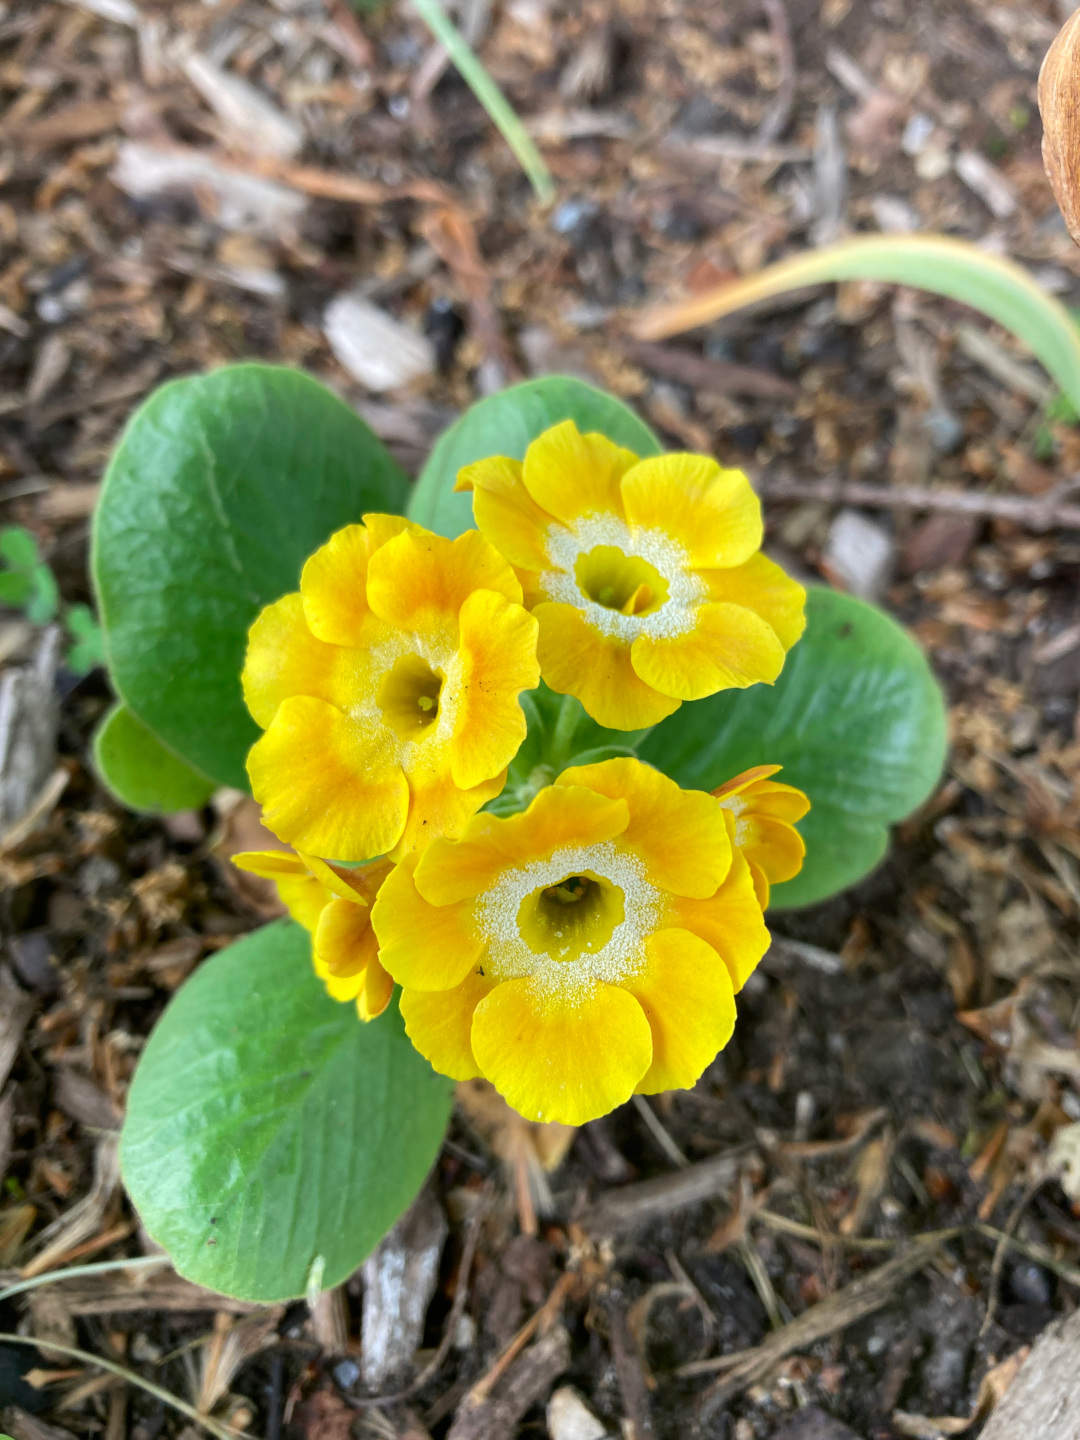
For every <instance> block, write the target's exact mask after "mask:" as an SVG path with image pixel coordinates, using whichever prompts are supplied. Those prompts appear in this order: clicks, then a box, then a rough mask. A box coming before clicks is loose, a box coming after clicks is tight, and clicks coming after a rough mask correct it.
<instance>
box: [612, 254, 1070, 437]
mask: <svg viewBox="0 0 1080 1440" xmlns="http://www.w3.org/2000/svg"><path fill="white" fill-rule="evenodd" d="M830 280H880V281H883V282H885V283H891V284H895V285H912V286H914V287H915V288H916V289H918V290H929V291H930V292H931V293H933V294H935V295H945V296H947V297H948V298H949V299H950V300H960V301H963V303H964V304H965V305H970V306H971V307H972V308H973V309H975V310H981V311H982V313H983V314H984V315H989V316H990V318H991V319H992V320H996V321H997V322H998V323H999V324H1000V325H1004V326H1005V327H1006V329H1008V330H1011V331H1012V332H1013V334H1014V335H1018V336H1019V337H1020V339H1021V340H1023V341H1025V342H1026V343H1027V344H1028V345H1029V346H1030V347H1031V349H1032V351H1033V353H1034V354H1035V355H1036V356H1037V357H1038V359H1039V360H1041V361H1042V363H1043V365H1044V366H1045V367H1046V369H1047V370H1048V371H1049V372H1050V374H1051V375H1052V376H1053V377H1054V379H1055V380H1056V381H1057V383H1058V385H1060V387H1061V389H1062V390H1063V391H1064V392H1065V394H1066V395H1067V396H1068V397H1069V399H1070V400H1071V401H1072V403H1073V405H1075V406H1076V407H1077V409H1080V333H1078V331H1077V327H1076V325H1075V324H1074V323H1073V320H1072V318H1071V317H1070V315H1069V312H1068V311H1067V310H1066V309H1065V307H1064V305H1062V304H1061V302H1060V301H1059V300H1055V298H1054V297H1053V295H1050V294H1049V293H1048V292H1047V291H1046V290H1044V289H1043V288H1042V286H1041V285H1039V283H1038V282H1037V281H1036V280H1034V279H1033V278H1032V276H1031V275H1030V274H1029V273H1028V272H1027V271H1026V270H1024V269H1023V268H1022V267H1021V266H1019V265H1017V264H1015V263H1014V262H1013V261H1012V260H1005V259H1003V258H1002V257H1001V256H1000V255H991V254H990V253H989V252H988V251H986V250H980V249H979V248H978V247H977V246H975V245H972V244H970V243H969V242H968V241H966V240H956V239H954V238H953V237H952V236H949V235H857V236H854V237H852V238H851V239H850V240H841V241H840V242H839V243H838V244H836V245H826V246H824V247H823V248H822V249H820V250H810V251H807V252H806V253H805V254H803V255H795V256H793V257H792V258H791V259H789V260H781V261H780V262H779V263H778V264H776V265H767V266H766V267H765V269H764V270H759V271H758V272H757V274H755V275H746V276H743V277H741V278H740V279H738V280H734V281H732V282H730V283H727V284H724V285H718V286H716V288H715V289H712V290H706V291H704V292H702V293H701V294H700V295H695V296H693V297H692V298H691V299H689V300H680V301H676V302H675V303H674V304H671V305H657V306H654V307H653V308H651V309H649V310H646V311H644V312H643V314H641V315H640V316H639V317H638V319H637V321H636V322H635V325H634V333H635V335H637V336H638V338H639V339H642V340H659V339H663V338H664V337H665V336H668V335H677V334H678V333H679V332H680V331H683V330H692V329H694V328H696V327H697V326H698V325H707V324H710V323H711V322H712V321H713V320H719V319H720V318H721V317H722V316H724V315H730V314H732V313H733V312H734V311H736V310H741V309H742V308H743V307H744V306H746V305H753V304H755V303H756V302H757V301H759V300H767V299H770V298H771V297H772V296H774V295H782V294H784V293H785V292H786V291H789V290H801V289H802V288H803V287H804V286H807V285H821V284H823V283H825V282H827V281H830Z"/></svg>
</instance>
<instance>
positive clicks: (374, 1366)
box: [360, 1187, 449, 1391]
mask: <svg viewBox="0 0 1080 1440" xmlns="http://www.w3.org/2000/svg"><path fill="white" fill-rule="evenodd" d="M448 1229H449V1227H448V1226H447V1223H446V1216H445V1215H444V1214H443V1208H442V1206H441V1205H440V1204H439V1202H438V1200H436V1198H435V1196H434V1195H433V1194H432V1192H431V1190H430V1189H429V1188H427V1187H425V1188H424V1189H423V1190H422V1191H421V1192H420V1194H419V1196H418V1197H417V1199H416V1200H415V1201H414V1203H413V1205H412V1208H411V1209H410V1210H408V1211H407V1212H406V1213H405V1215H403V1216H402V1218H401V1219H400V1220H399V1221H398V1223H397V1224H396V1225H395V1226H394V1228H393V1230H391V1231H390V1234H389V1235H387V1237H386V1239H385V1240H382V1241H380V1243H379V1245H378V1246H377V1247H376V1248H375V1249H374V1250H373V1251H372V1253H371V1254H370V1255H369V1256H368V1258H367V1259H366V1260H365V1261H364V1266H363V1271H362V1274H363V1278H364V1314H363V1320H362V1323H361V1331H360V1343H361V1351H360V1373H361V1375H362V1377H363V1381H364V1384H365V1385H366V1386H367V1387H368V1389H369V1390H373V1391H378V1390H380V1389H381V1388H382V1386H383V1385H384V1383H385V1382H386V1381H387V1380H389V1379H390V1378H391V1377H393V1376H400V1375H402V1374H403V1373H404V1372H405V1371H406V1370H407V1369H408V1366H409V1364H410V1362H411V1361H412V1358H413V1356H414V1355H415V1353H416V1351H417V1350H418V1349H419V1348H420V1342H421V1340H422V1339H423V1337H424V1320H425V1317H426V1316H427V1308H428V1306H429V1305H430V1304H431V1297H432V1296H433V1295H434V1294H435V1286H436V1285H437V1284H438V1281H439V1260H440V1257H441V1256H442V1248H443V1245H444V1244H445V1243H446V1235H447V1231H448Z"/></svg>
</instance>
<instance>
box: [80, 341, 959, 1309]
mask: <svg viewBox="0 0 1080 1440" xmlns="http://www.w3.org/2000/svg"><path fill="white" fill-rule="evenodd" d="M407 500H408V504H407V505H406V501H407ZM147 517H150V518H149V520H148V519H147ZM762 533H763V532H762V522H761V510H760V505H759V503H758V500H757V498H756V496H755V495H754V493H753V491H752V489H751V487H750V485H749V483H748V481H747V480H746V477H745V476H743V475H742V474H741V473H740V472H738V471H732V470H724V469H722V468H721V467H720V466H718V465H717V464H716V463H715V461H713V460H711V459H709V458H708V457H704V456H693V455H663V454H661V453H660V447H659V444H658V443H657V441H656V439H655V437H654V436H653V435H652V434H651V432H650V431H648V430H647V429H646V427H645V426H644V425H642V423H641V421H640V420H638V419H637V417H636V416H634V415H633V414H632V413H631V412H630V411H628V410H627V409H625V407H623V406H622V405H620V404H619V402H617V401H615V400H614V399H612V398H611V397H610V396H606V395H603V394H602V393H601V392H599V391H596V390H593V389H592V388H590V387H589V386H587V385H584V384H581V383H580V382H578V381H574V380H568V379H562V378H553V379H546V380H541V381H533V382H529V383H527V384H525V385H520V386H516V387H513V388H512V389H509V390H507V391H504V392H502V393H501V394H499V395H496V396H493V397H490V398H489V399H487V400H484V401H481V402H479V403H478V404H477V405H475V406H473V407H472V408H471V409H470V410H469V411H467V412H466V414H464V415H463V416H462V417H461V419H460V420H459V421H458V422H457V423H456V424H455V425H453V426H452V427H451V428H450V430H449V431H447V432H446V434H445V435H444V436H443V437H442V438H441V439H440V440H439V442H438V444H437V445H436V446H435V449H434V450H433V452H432V455H431V457H430V459H429V461H428V463H427V465H426V466H425V468H424V471H423V473H422V474H421V476H420V477H419V479H418V480H417V482H416V484H415V485H414V487H413V489H412V491H411V496H410V492H409V490H408V488H407V485H406V483H405V481H404V478H403V477H402V476H401V474H400V472H399V471H398V470H397V467H396V466H395V464H394V462H393V461H392V460H391V458H390V457H389V455H388V454H386V452H385V451H384V450H383V448H382V446H381V445H380V443H379V442H378V440H377V439H376V438H375V436H374V435H373V434H372V433H371V432H370V430H368V429H367V427H366V426H365V425H364V424H363V422H362V421H361V420H360V419H359V418H358V417H357V416H355V415H354V414H353V413H352V412H351V411H349V410H348V409H347V408H346V407H345V406H343V405H342V404H341V403H340V402H339V401H338V400H336V399H335V398H334V397H333V396H331V395H330V394H329V393H328V392H326V391H325V390H323V389H322V387H321V386H319V385H317V384H316V383H315V382H314V381H312V380H311V379H309V378H308V377H306V376H303V375H300V374H298V373H295V372H291V371H287V370H281V369H276V368H274V367H269V366H259V365H243V366H234V367H228V368H226V369H223V370H220V371H217V372H215V373H214V374H212V375H209V376H206V377H201V378H197V379H194V380H188V381H180V382H175V383H173V384H171V385H168V386H166V387H164V388H163V389H162V390H160V391H158V392H157V393H156V394H155V395H153V396H152V397H151V398H150V399H149V400H148V401H147V402H146V404H145V405H144V406H143V407H142V408H141V409H140V410H139V411H138V412H137V413H136V415H135V416H134V417H133V419H132V421H131V422H130V424H129V426H128V428H127V430H126V432H125V434H124V436H123V438H122V440H121V443H120V445H119V447H118V449H117V452H116V454H115V456H114V458H113V460H112V463H111V465H110V467H109V471H108V473H107V476H106V480H105V484H104V487H103V493H102V498H101V501H100V505H99V509H98V513H97V515H96V517H95V527H94V546H93V569H94V581H95V589H96V593H97V599H98V609H99V613H100V615H101V620H102V627H103V634H104V641H105V651H106V654H107V657H108V661H109V669H110V675H111V678H112V682H113V685H114V688H115V690H116V692H117V696H118V703H117V705H116V707H114V709H113V711H111V712H110V714H109V716H107V717H106V720H105V722H104V724H103V726H102V728H101V730H100V732H99V735H98V737H97V739H96V742H95V760H96V764H97V767H98V770H99V772H100V774H101V775H102V778H103V779H104V781H105V782H106V783H107V784H108V785H110V786H111V787H112V789H113V790H114V791H115V792H116V794H117V795H118V796H119V797H120V798H121V799H122V800H125V801H126V802H127V803H129V804H131V805H133V806H134V807H135V808H137V809H140V810H145V811H151V812H158V813H160V812H167V811H169V810H175V809H179V808H184V807H190V806H191V805H198V804H202V803H204V802H205V800H206V799H207V797H208V795H209V794H210V792H211V790H212V789H213V788H214V786H215V785H218V784H230V785H234V786H235V785H240V784H245V783H247V784H248V785H249V786H250V789H251V791H252V793H253V794H254V796H255V798H256V799H257V800H258V801H259V802H260V804H261V805H262V807H263V814H264V820H265V822H266V824H267V825H268V827H269V828H270V829H271V830H272V831H273V832H274V833H275V834H276V835H277V837H278V838H279V840H280V841H281V842H282V848H281V849H279V850H270V851H264V852H257V853H249V854H246V855H241V856H237V857H236V863H237V864H238V865H240V866H241V867H242V868H245V869H248V870H251V871H254V872H255V873H256V874H259V875H262V876H265V877H267V878H270V879H272V880H274V882H275V883H276V884H277V886H278V890H279V892H280V894H281V896H282V899H283V901H284V903H285V905H286V907H287V908H288V910H289V913H290V916H291V917H292V918H291V919H290V920H289V921H286V922H277V923H275V924H273V925H269V926H266V927H264V928H263V929H261V930H257V931H255V932H254V933H253V934H251V935H249V936H247V937H246V938H245V939H243V940H241V941H238V942H236V943H235V944H233V945H231V946H229V947H228V948H227V949H225V950H223V951H221V952H219V953H218V954H216V955H214V956H213V957H212V958H211V959H209V960H207V961H206V962H205V963H204V964H203V965H202V966H201V967H200V968H199V969H198V970H197V971H196V973H195V974H194V975H193V976H192V977H191V978H190V979H189V980H188V981H187V982H186V983H185V984H184V985H183V986H182V987H181V989H180V990H179V991H178V992H177V994H176V995H175V996H174V997H173V999H172V1001H171V1003H170V1004H169V1006H168V1007H167V1008H166V1010H165V1013H164V1014H163V1016H162V1018H161V1020H160V1021H159V1023H158V1026H157V1028H156V1029H155V1031H154V1033H153V1035H152V1036H151V1039H150V1042H149V1043H148V1045H147V1047H146V1050H145V1052H144V1054H143V1057H142V1059H141V1061H140V1064H139V1067H138V1069H137V1072H136V1075H135V1078H134V1080H133V1083H132V1087H131V1092H130V1096H129V1103H128V1113H127V1119H126V1122H125V1128H124V1135H123V1142H122V1164H123V1171H124V1176H125V1180H126V1183H127V1186H128V1190H129V1193H130V1194H131V1197H132V1199H133V1201H134V1203H135V1205H136V1207H137V1208H138V1210H139V1212H140V1214H141V1216H142V1218H143V1221H144V1223H145V1225H146V1228H147V1230H148V1231H149V1233H150V1234H151V1235H153V1236H154V1237H155V1238H156V1239H157V1240H159V1241H160V1243H162V1244H163V1245H164V1246H165V1248H166V1249H167V1250H168V1252H169V1254H170V1255H171V1257H172V1259H173V1261H174V1264H175V1265H176V1268H177V1269H178V1270H179V1271H180V1272H181V1273H182V1274H184V1275H186V1276H188V1277H189V1278H191V1279H192V1280H195V1281H197V1282H198V1283H200V1284H203V1285H207V1286H209V1287H211V1288H213V1289H217V1290H219V1291H222V1292H225V1293H228V1294H231V1295H236V1296H240V1297H243V1298H247V1299H257V1300H277V1299H285V1298H290V1297H293V1296H300V1295H305V1294H308V1295H310V1294H311V1293H312V1292H313V1291H315V1290H318V1288H319V1287H320V1286H322V1285H325V1286H329V1285H334V1284H337V1283H339V1282H340V1281H341V1280H342V1279H344V1278H345V1277H346V1276H347V1275H348V1274H350V1273H351V1272H352V1271H353V1270H354V1269H355V1268H356V1267H357V1265H359V1263H360V1262H361V1261H362V1260H363V1259H364V1257H365V1255H366V1254H367V1253H368V1252H369V1251H370V1250H371V1248H372V1246H373V1245H374V1244H375V1243H377V1241H378V1240H379V1238H380V1237H381V1236H382V1235H383V1234H384V1233H385V1231H386V1230H387V1229H388V1228H389V1226H390V1225H392V1224H393V1222H394V1221H395V1220H396V1219H397V1218H398V1216H400V1215H401V1214H402V1213H403V1211H404V1210H405V1209H406V1208H407V1207H408V1205H409V1204H410V1203H411V1201H412V1199H413V1198H414V1197H415V1195H416V1194H417V1192H418V1190H419V1188H420V1186H421V1185H422V1183H423V1180H424V1177H425V1175H426V1174H427V1172H428V1171H429V1170H430V1168H431V1165H432V1164H433V1163H434V1160H435V1157H436V1155H437V1153H438V1150H439V1147H440V1144H441V1141H442V1136H443V1133H444V1130H445V1126H446V1121H447V1118H448V1115H449V1109H450V1104H451V1098H452V1082H453V1081H455V1080H463V1079H467V1078H471V1077H475V1076H483V1077H485V1078H487V1079H488V1080H490V1081H491V1082H492V1084H493V1085H494V1086H495V1087H496V1089H497V1090H498V1091H499V1092H500V1093H501V1094H502V1095H503V1096H504V1097H505V1099H506V1100H507V1101H508V1102H509V1103H510V1104H511V1105H512V1106H514V1107H515V1108H516V1109H517V1110H518V1111H520V1113H521V1114H522V1115H524V1116H526V1117H527V1118H529V1119H531V1120H541V1121H549V1120H550V1121H559V1122H562V1123H566V1124H570V1125H576V1124H581V1123H583V1122H585V1121H587V1120H590V1119H592V1118H595V1117H597V1116H600V1115H603V1114H606V1113H607V1112H608V1111H609V1110H611V1109H612V1108H614V1107H615V1106H617V1105H619V1104H622V1103H623V1102H624V1101H626V1100H627V1099H629V1097H630V1096H631V1095H633V1094H649V1093H655V1092H657V1091H660V1090H668V1089H675V1088H681V1087H687V1086H691V1085H693V1084H694V1083H695V1082H696V1081H697V1079H698V1077H699V1076H700V1075H701V1074H702V1072H703V1070H704V1069H705V1068H706V1067H707V1066H708V1065H709V1064H710V1063H711V1061H712V1060H713V1059H714V1057H715V1056H716V1054H717V1053H718V1051H719V1050H721V1049H722V1048H723V1047H724V1045H725V1044H726V1043H727V1041H728V1039H729V1038H730V1036H731V1033H732V1029H733V1027H734V1025H735V1023H736V995H737V992H738V991H739V989H740V988H741V987H742V985H743V984H744V983H745V981H746V979H747V977H748V976H749V975H750V973H751V972H752V971H753V969H754V967H755V966H756V965H757V964H758V962H759V961H760V959H761V957H762V955H763V954H764V953H765V950H766V949H767V948H768V944H769V933H768V929H767V928H766V925H765V921H764V918H763V912H764V910H765V908H766V907H767V906H770V905H771V906H773V907H778V906H785V905H792V904H808V903H811V902H813V901H816V900H820V899H823V898H826V897H827V896H829V895H831V894H834V893H836V892H837V891H838V890H840V889H842V888H844V887H845V886H847V885H850V884H852V883H854V882H855V881H856V880H858V879H860V878H861V877H862V876H863V875H865V874H866V873H867V872H868V871H869V870H870V869H871V868H872V867H873V866H874V864H876V863H877V861H878V860H879V859H880V857H881V855H882V854H883V853H884V851H885V848H886V846H887V843H888V832H889V827H890V825H892V824H893V823H895V822H896V821H898V820H900V819H902V818H904V817H905V816H906V815H908V814H910V813H911V811H912V810H914V809H915V808H916V807H917V806H918V805H919V804H920V803H921V802H922V801H923V800H924V799H925V798H926V796H927V795H928V794H929V793H930V791H931V789H932V788H933V786H934V784H935V783H936V781H937V778H938V775H939V773H940V769H941V764H942V761H943V755H944V735H945V729H944V711H943V705H942V700H941V695H940V691H939V689H938V687H937V685H936V683H935V681H934V679H933V677H932V675H931V674H930V671H929V669H928V667H927V665H926V662H925V660H924V659H923V657H922V655H921V653H920V652H919V650H918V648H917V647H916V645H915V644H914V642H913V641H912V640H911V638H910V637H909V636H907V635H906V634H905V633H904V632H903V631H902V630H901V629H900V628H899V627H898V626H897V625H896V624H895V623H894V622H893V621H891V620H890V619H889V618H888V617H887V616H886V615H884V614H883V613H882V612H881V611H879V610H877V609H875V608H874V607H872V606H868V605H866V604H863V603H862V602H860V601H857V600H854V599H852V598H851V597H849V596H841V595H837V594H835V593H833V592H830V591H827V590H812V591H811V592H810V593H809V594H807V592H806V591H804V590H803V588H802V587H801V586H799V585H798V584H796V583H795V582H794V581H792V580H791V579H790V578H789V577H787V576H786V575H785V574H784V573H783V571H782V570H781V569H780V568H779V567H778V566H776V565H775V564H774V563H773V562H772V561H770V560H768V559H767V558H766V557H765V556H763V555H762V553H761V543H762ZM136 534H137V536H138V543H137V544H135V543H133V542H134V539H135V537H136ZM399 987H400V988H399ZM361 1022H364V1023H361ZM181 1073H182V1074H183V1077H184V1083H183V1084H182V1085H181V1084H179V1083H178V1080H179V1077H180V1075H181ZM298 1217H300V1218H299V1219H298Z"/></svg>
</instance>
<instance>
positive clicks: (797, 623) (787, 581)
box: [698, 554, 806, 650]
mask: <svg viewBox="0 0 1080 1440" xmlns="http://www.w3.org/2000/svg"><path fill="white" fill-rule="evenodd" d="M698 574H699V575H700V577H701V579H702V580H704V581H705V583H706V584H707V585H708V587H709V598H710V600H715V601H729V602H730V603H732V604H734V605H745V606H746V608H747V609H748V610H753V612H754V614H755V615H760V616H761V618H762V620H764V621H765V622H766V623H767V624H769V625H771V626H772V628H773V629H774V630H775V631H776V635H777V639H778V640H779V641H780V644H781V645H783V647H784V649H785V650H790V649H791V647H792V645H794V644H795V642H796V640H798V638H799V636H800V635H801V634H802V633H803V631H804V630H805V629H806V591H805V590H804V589H803V587H802V586H801V585H799V584H798V583H797V582H796V581H794V580H792V579H791V577H790V576H788V575H785V574H784V572H783V570H781V569H780V566H779V565H774V564H773V562H772V561H771V560H768V559H766V557H765V556H764V555H760V554H759V555H751V557H750V559H749V560H747V561H746V563H745V564H744V565H734V566H732V567H731V569H729V570H700V571H699V572H698Z"/></svg>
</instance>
